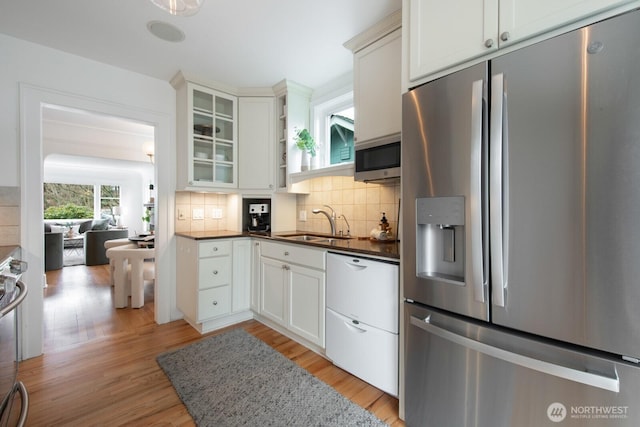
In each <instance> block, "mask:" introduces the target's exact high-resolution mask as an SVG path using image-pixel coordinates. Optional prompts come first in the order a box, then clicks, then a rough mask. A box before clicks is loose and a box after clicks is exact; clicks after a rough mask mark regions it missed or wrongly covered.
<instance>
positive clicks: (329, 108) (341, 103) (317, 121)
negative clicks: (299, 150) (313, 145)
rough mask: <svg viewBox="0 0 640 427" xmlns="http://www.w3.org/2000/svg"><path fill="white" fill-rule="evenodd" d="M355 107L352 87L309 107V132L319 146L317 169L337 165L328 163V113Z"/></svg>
mask: <svg viewBox="0 0 640 427" xmlns="http://www.w3.org/2000/svg"><path fill="white" fill-rule="evenodd" d="M350 107H355V105H354V100H353V89H352V88H349V89H348V90H347V91H346V92H341V93H339V94H337V95H335V96H332V97H330V98H328V99H326V100H324V101H322V102H318V103H317V104H315V105H313V106H312V107H311V118H312V120H311V126H310V127H311V129H310V130H311V134H312V135H313V137H314V138H315V140H316V141H317V142H318V145H319V147H320V149H319V150H317V152H318V153H319V160H318V162H319V166H318V168H317V169H325V168H331V167H335V166H337V165H330V164H329V162H330V159H331V157H330V156H331V147H330V144H329V138H330V135H331V133H330V132H331V131H330V129H329V127H330V125H329V120H327V117H329V115H330V114H334V113H336V112H340V111H343V110H345V109H347V108H350ZM344 164H346V165H351V164H353V162H346V163H344Z"/></svg>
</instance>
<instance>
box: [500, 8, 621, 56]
mask: <svg viewBox="0 0 640 427" xmlns="http://www.w3.org/2000/svg"><path fill="white" fill-rule="evenodd" d="M629 2H630V0H501V1H500V46H501V47H502V46H506V45H508V44H511V43H514V42H517V41H521V40H523V39H527V38H529V37H533V36H535V35H537V34H540V33H543V32H545V31H549V30H552V29H555V28H559V27H561V26H563V25H566V24H569V23H571V22H575V21H578V20H580V19H583V18H586V17H588V16H590V15H595V14H597V13H600V12H603V11H605V10H607V9H611V8H613V7H616V6H619V5H622V4H624V3H629Z"/></svg>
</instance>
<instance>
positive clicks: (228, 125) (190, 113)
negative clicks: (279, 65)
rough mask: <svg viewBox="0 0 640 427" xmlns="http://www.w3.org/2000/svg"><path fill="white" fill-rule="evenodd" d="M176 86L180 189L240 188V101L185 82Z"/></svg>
mask: <svg viewBox="0 0 640 427" xmlns="http://www.w3.org/2000/svg"><path fill="white" fill-rule="evenodd" d="M174 86H175V87H176V92H177V93H176V95H177V110H176V115H177V119H178V129H177V131H178V135H177V138H178V140H177V143H178V152H177V161H178V168H177V174H178V177H177V178H178V189H189V188H214V189H224V188H236V187H237V176H238V170H237V169H238V166H237V165H238V159H237V157H238V123H237V114H238V113H237V111H238V106H237V97H235V96H233V95H229V94H227V93H223V92H220V91H216V90H213V89H211V88H208V87H206V86H201V85H198V84H195V83H192V82H189V81H185V80H182V81H179V82H178V83H177V84H176V85H174Z"/></svg>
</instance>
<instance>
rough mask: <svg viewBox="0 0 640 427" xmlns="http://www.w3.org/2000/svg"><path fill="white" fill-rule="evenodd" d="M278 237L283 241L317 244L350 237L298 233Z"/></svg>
mask: <svg viewBox="0 0 640 427" xmlns="http://www.w3.org/2000/svg"><path fill="white" fill-rule="evenodd" d="M278 237H282V238H283V239H288V240H297V241H300V242H317V243H335V242H336V241H338V240H345V239H350V238H351V237H347V236H331V235H326V234H325V235H320V234H309V233H300V234H284V235H281V236H278Z"/></svg>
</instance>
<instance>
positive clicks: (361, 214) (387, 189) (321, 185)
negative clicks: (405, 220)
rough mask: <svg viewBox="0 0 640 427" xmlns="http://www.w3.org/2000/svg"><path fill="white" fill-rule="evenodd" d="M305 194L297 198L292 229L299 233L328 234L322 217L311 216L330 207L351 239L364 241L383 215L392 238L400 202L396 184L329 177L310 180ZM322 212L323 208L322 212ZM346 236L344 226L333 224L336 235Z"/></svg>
mask: <svg viewBox="0 0 640 427" xmlns="http://www.w3.org/2000/svg"><path fill="white" fill-rule="evenodd" d="M309 190H310V193H309V194H300V195H298V197H297V210H298V212H297V213H296V218H297V222H296V228H297V229H298V230H300V231H310V232H317V233H329V232H330V231H331V228H330V226H329V221H328V220H327V218H326V217H325V216H324V215H322V214H313V213H312V210H313V209H316V208H320V209H323V208H324V206H323V205H329V206H331V207H332V208H333V209H334V210H335V211H336V215H337V216H340V215H344V216H345V217H346V218H347V221H348V222H349V225H350V226H351V235H352V236H356V237H366V236H369V233H370V232H371V230H372V229H373V228H377V227H378V224H379V222H380V218H381V216H382V212H384V213H385V216H386V217H387V220H388V221H389V224H390V226H391V228H392V231H393V233H394V234H396V232H397V227H398V204H399V201H400V183H399V182H397V183H395V184H373V183H369V184H365V183H363V182H359V181H354V180H353V178H352V177H344V176H332V177H319V178H314V179H312V180H311V181H310V182H309ZM324 209H326V208H324ZM300 211H306V216H307V220H306V221H301V220H300ZM340 230H343V232H344V233H345V234H346V232H347V224H346V222H345V221H344V220H343V219H342V218H339V219H337V220H336V232H339V231H340Z"/></svg>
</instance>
